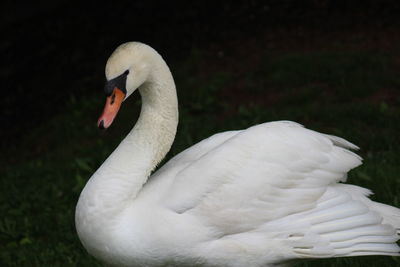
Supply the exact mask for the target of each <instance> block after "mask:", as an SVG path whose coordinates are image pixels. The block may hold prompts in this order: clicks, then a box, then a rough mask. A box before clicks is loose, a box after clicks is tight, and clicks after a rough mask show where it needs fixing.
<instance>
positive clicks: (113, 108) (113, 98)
mask: <svg viewBox="0 0 400 267" xmlns="http://www.w3.org/2000/svg"><path fill="white" fill-rule="evenodd" d="M124 98H125V93H124V92H123V91H122V90H121V89H119V88H118V87H114V90H113V91H112V93H111V95H109V96H107V99H106V105H105V106H104V110H103V113H102V114H101V116H100V118H99V120H98V121H97V126H98V127H99V128H100V129H107V128H108V127H110V125H111V124H112V122H113V120H114V118H115V117H116V116H117V113H118V111H119V108H120V107H121V104H122V101H124Z"/></svg>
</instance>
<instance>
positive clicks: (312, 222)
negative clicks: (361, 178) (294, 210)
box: [287, 184, 400, 258]
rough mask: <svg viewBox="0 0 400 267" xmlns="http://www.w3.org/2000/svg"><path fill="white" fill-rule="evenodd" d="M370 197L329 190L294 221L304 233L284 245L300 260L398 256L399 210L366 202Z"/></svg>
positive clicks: (350, 189) (349, 189) (341, 188)
mask: <svg viewBox="0 0 400 267" xmlns="http://www.w3.org/2000/svg"><path fill="white" fill-rule="evenodd" d="M369 194H370V191H369V190H365V189H363V188H360V187H356V186H349V185H344V184H338V185H337V186H332V187H330V188H329V189H328V191H327V192H326V193H325V196H324V197H322V198H321V201H320V203H318V205H317V207H316V208H315V209H313V210H312V211H310V212H306V213H303V214H302V215H301V218H299V217H298V218H296V220H294V219H293V221H295V222H296V224H297V225H298V226H299V227H301V228H303V229H298V228H297V229H296V230H294V231H295V234H293V233H292V234H289V235H288V241H287V242H288V243H287V244H288V245H289V246H292V250H293V252H294V253H295V254H296V255H297V256H298V257H301V258H304V257H311V258H326V257H347V256H361V255H390V256H400V247H399V246H398V245H397V244H396V242H397V241H398V240H399V236H398V235H397V233H396V231H398V230H399V229H398V228H399V226H400V220H399V215H400V210H399V209H397V208H395V207H391V206H388V205H385V204H380V203H376V202H373V201H371V200H369V199H368V198H367V195H369ZM292 227H293V226H292ZM293 228H295V226H294V227H293ZM292 236H297V237H298V238H296V239H294V238H291V237H292Z"/></svg>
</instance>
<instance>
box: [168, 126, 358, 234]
mask: <svg viewBox="0 0 400 267" xmlns="http://www.w3.org/2000/svg"><path fill="white" fill-rule="evenodd" d="M224 137H225V138H223V141H222V142H216V143H217V145H214V146H210V147H209V149H207V150H204V149H203V150H200V151H199V150H197V149H196V148H194V150H192V149H190V150H189V151H188V152H186V153H187V154H182V155H178V157H177V158H176V159H173V160H172V162H171V163H172V164H171V165H177V166H180V167H179V169H177V170H176V172H175V173H174V177H173V178H172V179H171V182H170V184H169V186H168V189H166V190H165V195H164V196H163V197H162V198H161V201H162V203H163V205H165V206H166V207H167V208H169V209H171V210H173V211H175V212H177V213H186V212H188V213H190V214H193V215H194V216H197V217H199V218H201V219H202V220H204V223H206V224H207V225H211V226H213V227H215V228H216V229H218V231H221V232H223V233H224V234H234V233H240V232H244V231H250V230H254V229H256V228H257V227H258V226H260V225H261V224H264V223H266V222H269V221H272V220H277V219H279V218H283V217H285V216H288V215H290V214H294V213H298V212H301V211H306V210H310V209H312V208H314V207H315V206H316V203H317V200H318V199H319V198H320V197H321V196H322V195H323V194H324V192H325V191H326V189H327V186H328V185H330V184H333V183H337V182H339V181H344V180H345V179H346V174H347V172H348V171H349V170H350V169H352V168H354V167H356V166H358V165H360V164H361V158H360V157H359V156H357V155H356V154H354V153H353V152H350V151H349V150H347V149H346V148H356V147H355V146H354V145H352V144H351V143H349V142H347V141H345V140H343V139H341V138H338V137H331V136H329V135H324V134H320V133H317V132H315V131H312V130H308V129H306V128H304V127H302V126H301V125H299V124H297V123H294V122H288V121H280V122H271V123H264V124H260V125H256V126H253V127H251V128H248V129H246V130H243V131H238V132H230V134H226V135H225V136H224ZM215 138H218V137H215ZM212 139H213V138H212ZM208 142H210V140H209V141H208ZM191 150H192V151H191ZM184 153H185V152H184ZM195 155H197V156H195ZM178 162H179V164H178ZM183 162H184V163H185V164H183Z"/></svg>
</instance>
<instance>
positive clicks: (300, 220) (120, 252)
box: [76, 42, 400, 266]
mask: <svg viewBox="0 0 400 267" xmlns="http://www.w3.org/2000/svg"><path fill="white" fill-rule="evenodd" d="M106 77H107V80H108V82H107V85H106V93H107V94H108V95H109V96H108V97H107V103H106V106H105V109H104V112H103V114H102V116H101V117H100V119H99V126H100V127H103V128H107V127H108V126H110V124H111V122H112V120H113V118H114V116H115V115H116V113H117V111H118V109H119V106H120V104H121V102H122V101H123V99H125V98H127V97H128V96H129V95H130V94H132V93H133V92H134V91H135V89H137V88H139V92H140V94H141V96H142V102H143V104H142V110H141V114H140V117H139V120H138V122H137V123H136V125H135V127H134V128H133V130H132V131H131V132H130V133H129V134H128V135H127V137H126V138H125V139H124V140H123V141H122V142H121V144H120V145H119V146H118V148H117V149H116V150H115V151H114V152H113V153H112V154H111V155H110V156H109V158H108V159H107V160H106V161H105V162H104V163H103V164H102V165H101V167H100V168H99V169H98V170H97V171H96V172H95V173H94V174H93V176H92V177H91V178H90V180H89V181H88V183H87V184H86V186H85V188H84V189H83V191H82V193H81V195H80V198H79V201H78V204H77V207H76V228H77V232H78V235H79V238H80V240H81V242H82V244H83V245H84V247H85V248H86V249H87V251H88V252H89V253H90V254H92V255H94V256H95V257H96V258H98V259H100V260H102V261H103V262H105V263H107V264H109V265H113V266H157V265H162V264H165V263H169V264H172V265H173V264H177V265H178V264H187V265H190V266H193V265H195V264H200V265H205V266H277V265H284V264H285V262H286V261H288V260H294V259H302V258H327V257H342V256H358V255H394V256H399V247H398V246H397V244H396V241H397V240H398V235H397V234H396V229H398V228H400V210H399V209H397V208H395V207H391V206H388V205H385V204H380V203H376V202H373V201H371V200H369V199H368V195H369V194H370V193H371V192H370V191H369V190H367V189H364V188H361V187H357V186H353V185H346V184H342V183H339V182H344V181H345V180H346V174H347V172H348V171H349V170H351V169H352V168H354V167H356V166H358V165H360V164H361V158H360V157H359V156H357V155H356V154H354V153H352V152H350V151H349V150H347V149H357V147H356V146H355V145H353V144H351V143H349V142H347V141H345V140H344V139H341V138H338V137H335V136H330V135H325V134H321V133H318V132H315V131H312V130H308V129H305V128H303V127H302V126H301V125H299V124H297V123H294V122H289V121H280V122H270V123H264V124H260V125H256V126H253V127H251V128H248V129H246V130H241V131H229V132H223V133H219V134H216V135H213V136H211V137H210V138H207V139H205V140H203V141H201V142H200V143H198V144H196V145H194V146H192V147H190V148H188V149H187V150H185V151H183V152H182V153H180V154H179V155H177V156H175V157H174V158H173V159H171V160H170V161H169V162H168V163H166V164H165V165H164V166H163V167H162V168H161V169H160V170H158V171H157V172H156V173H154V174H153V175H152V176H151V177H150V179H149V180H148V178H149V176H150V173H151V171H152V170H153V169H154V168H155V166H156V165H157V163H159V162H160V161H161V159H162V158H163V157H164V156H165V154H166V153H167V152H168V150H169V149H170V147H171V144H172V142H173V140H174V137H175V133H176V128H177V123H178V105H177V97H176V92H175V85H174V81H173V78H172V75H171V72H170V71H169V68H168V67H167V65H166V63H165V62H164V60H163V59H162V58H161V56H160V55H159V54H158V53H157V52H156V51H155V50H153V49H152V48H151V47H149V46H147V45H145V44H142V43H137V42H130V43H125V44H123V45H121V46H119V47H118V48H117V49H116V50H115V52H114V53H113V54H112V55H111V57H110V58H109V60H108V62H107V65H106Z"/></svg>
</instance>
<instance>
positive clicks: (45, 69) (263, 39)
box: [0, 0, 400, 267]
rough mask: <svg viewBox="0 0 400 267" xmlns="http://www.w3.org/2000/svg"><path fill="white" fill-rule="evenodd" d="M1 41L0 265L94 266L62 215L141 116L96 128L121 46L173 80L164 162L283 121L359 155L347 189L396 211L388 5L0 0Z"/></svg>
mask: <svg viewBox="0 0 400 267" xmlns="http://www.w3.org/2000/svg"><path fill="white" fill-rule="evenodd" d="M233 2H234V3H233ZM0 30H1V42H0V54H1V58H0V62H1V66H0V68H1V69H0V81H1V83H0V86H1V100H2V101H1V102H0V103H1V105H0V149H1V153H0V178H1V179H0V190H1V191H0V214H1V215H0V266H18V267H20V266H29V267H31V266H99V265H96V264H97V261H95V260H94V259H93V258H91V257H90V256H89V255H88V254H87V253H86V252H85V251H84V249H83V247H82V246H81V244H80V242H79V240H78V238H77V235H76V232H75V227H74V208H75V205H76V201H77V199H78V197H79V193H80V192H81V190H82V188H83V186H84V185H85V183H86V181H87V179H88V178H89V177H90V175H91V174H92V173H93V172H94V171H95V170H96V168H97V167H98V166H99V165H100V164H101V163H102V161H103V160H104V159H105V158H106V157H107V155H109V154H110V153H111V151H112V150H113V149H114V148H115V146H116V145H117V144H118V143H119V141H120V140H121V138H123V136H124V135H125V134H126V133H127V131H129V128H131V127H132V126H133V124H134V122H133V119H132V116H131V114H135V116H137V114H138V111H139V108H140V99H139V96H138V94H136V95H135V96H133V97H131V99H132V101H130V100H131V99H129V100H128V101H127V102H129V101H130V102H129V103H127V104H126V105H124V106H123V107H122V109H121V111H120V114H119V117H118V118H117V119H116V121H115V123H114V124H113V126H112V127H110V129H108V130H107V131H106V132H105V133H104V132H100V131H98V130H97V129H96V119H97V116H98V115H99V114H100V112H101V109H102V107H103V105H104V103H103V101H104V93H103V86H104V81H105V78H104V66H105V62H106V60H107V58H108V57H109V55H110V54H111V53H112V51H113V50H114V49H115V48H116V47H117V46H118V45H119V44H121V43H123V42H127V41H141V42H144V43H147V44H149V45H151V46H152V47H154V48H155V49H156V50H157V51H158V52H159V53H160V54H161V55H162V56H163V57H164V59H166V61H167V63H168V65H169V66H170V68H171V71H172V73H173V74H174V77H175V81H176V83H177V89H178V96H179V101H180V124H179V128H178V133H177V137H176V140H175V143H174V145H173V147H172V150H171V152H170V154H169V155H168V156H167V158H169V157H171V156H172V155H174V154H176V153H178V152H180V151H182V150H183V149H185V148H187V147H188V146H190V145H192V144H193V143H195V142H197V141H199V140H201V139H203V138H205V137H208V136H210V135H211V134H213V133H216V132H219V131H225V130H229V129H241V128H245V127H248V126H250V125H253V124H255V123H261V122H265V121H270V120H279V119H290V120H295V121H298V122H300V123H302V124H304V125H306V126H307V127H309V128H312V129H315V130H318V131H321V132H325V133H330V134H335V135H339V136H341V137H344V138H346V139H348V140H349V141H351V142H355V143H356V144H357V145H359V146H360V147H362V150H361V151H360V152H359V153H360V155H361V156H363V157H364V159H365V164H364V165H363V166H361V167H359V168H357V169H356V170H354V171H352V172H351V173H350V178H349V181H350V182H351V183H354V184H358V185H361V186H365V187H367V188H371V189H373V191H374V192H375V193H376V195H375V196H374V199H375V200H377V201H381V202H384V203H387V204H390V205H395V206H399V205H400V199H399V195H400V186H399V177H398V175H399V173H400V167H399V162H400V157H399V150H400V142H399V141H400V140H399V135H398V133H399V132H400V108H399V107H400V78H399V77H400V75H399V74H398V73H399V71H400V1H397V0H382V1H379V0H364V1H363V0H304V1H300V0H299V1H295V0H266V1H256V0H253V1H232V2H230V1H229V2H228V1H153V0H148V1H133V0H130V1H106V3H100V1H85V2H84V3H79V4H78V3H75V2H72V1H49V0H42V1H31V2H26V3H23V2H17V1H2V3H1V4H0ZM125 107H126V109H125ZM131 112H132V113H131ZM3 245H4V247H2V246H3ZM396 263H399V261H398V260H397V261H396ZM396 263H395V260H394V259H391V258H389V257H371V258H368V257H362V259H360V258H357V259H339V260H331V261H317V262H316V263H314V265H312V263H311V265H307V264H308V263H304V264H303V265H302V266H318V267H320V266H352V267H357V266H360V267H361V266H367V265H368V266H380V267H383V266H394V265H393V264H396Z"/></svg>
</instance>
